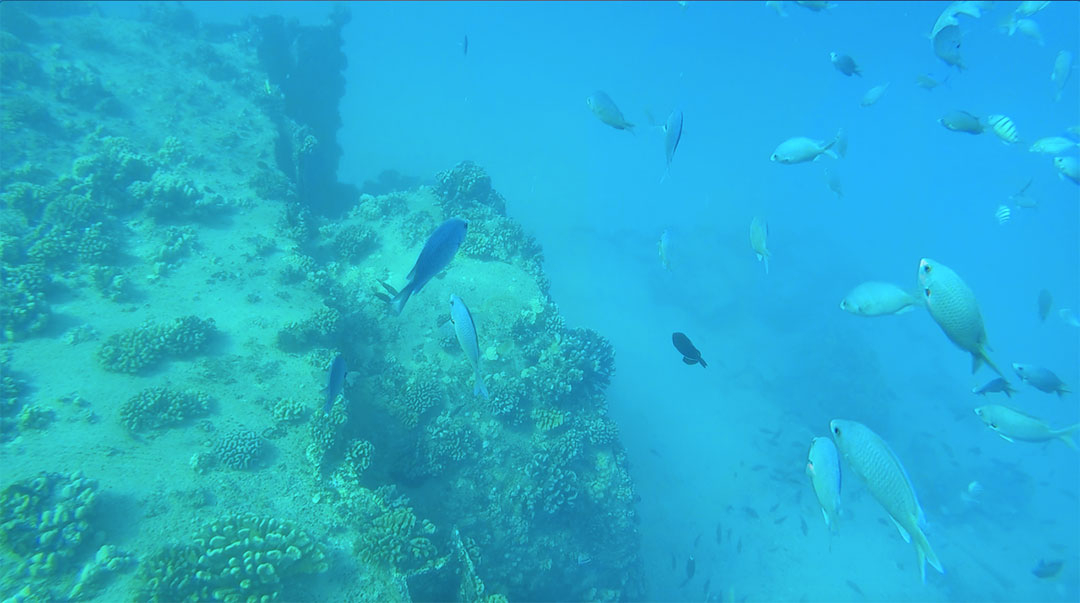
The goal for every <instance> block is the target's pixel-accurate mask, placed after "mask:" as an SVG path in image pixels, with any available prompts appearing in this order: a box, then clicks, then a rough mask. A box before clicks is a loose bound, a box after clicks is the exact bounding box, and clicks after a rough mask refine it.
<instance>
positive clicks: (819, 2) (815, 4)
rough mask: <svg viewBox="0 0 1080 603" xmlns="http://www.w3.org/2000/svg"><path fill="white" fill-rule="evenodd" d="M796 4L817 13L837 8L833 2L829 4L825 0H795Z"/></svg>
mask: <svg viewBox="0 0 1080 603" xmlns="http://www.w3.org/2000/svg"><path fill="white" fill-rule="evenodd" d="M795 4H798V5H799V6H801V7H803V8H807V9H810V10H812V11H814V12H815V13H818V12H821V11H823V10H828V9H831V8H834V7H835V6H836V5H835V4H833V3H832V2H827V1H823V0H795Z"/></svg>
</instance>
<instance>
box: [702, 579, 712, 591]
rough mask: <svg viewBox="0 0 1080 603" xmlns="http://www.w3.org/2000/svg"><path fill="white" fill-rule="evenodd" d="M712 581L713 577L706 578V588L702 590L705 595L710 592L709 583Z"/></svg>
mask: <svg viewBox="0 0 1080 603" xmlns="http://www.w3.org/2000/svg"><path fill="white" fill-rule="evenodd" d="M710 582H712V578H706V579H705V588H703V589H702V590H701V593H702V594H704V595H707V594H709V583H710Z"/></svg>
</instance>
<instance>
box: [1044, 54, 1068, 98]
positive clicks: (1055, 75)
mask: <svg viewBox="0 0 1080 603" xmlns="http://www.w3.org/2000/svg"><path fill="white" fill-rule="evenodd" d="M1072 60H1073V55H1072V53H1071V52H1069V51H1068V50H1062V51H1061V52H1059V53H1057V56H1056V57H1054V71H1053V72H1051V73H1050V81H1051V82H1053V83H1054V88H1056V90H1055V92H1054V101H1055V102H1056V101H1059V100H1061V93H1062V92H1064V90H1065V82H1066V81H1068V79H1069V74H1070V73H1072Z"/></svg>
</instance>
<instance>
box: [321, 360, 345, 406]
mask: <svg viewBox="0 0 1080 603" xmlns="http://www.w3.org/2000/svg"><path fill="white" fill-rule="evenodd" d="M347 372H348V370H347V369H346V368H345V359H344V358H342V357H341V354H338V355H337V356H334V361H333V362H331V363H330V376H329V377H327V379H326V404H325V405H324V406H323V410H324V411H326V414H330V409H331V408H333V407H334V400H337V397H338V395H339V394H341V391H342V390H343V389H345V373H347Z"/></svg>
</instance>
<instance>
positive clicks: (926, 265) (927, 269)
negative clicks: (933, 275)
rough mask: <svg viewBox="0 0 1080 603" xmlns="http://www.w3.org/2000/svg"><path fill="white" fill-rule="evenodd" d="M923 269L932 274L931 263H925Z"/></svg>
mask: <svg viewBox="0 0 1080 603" xmlns="http://www.w3.org/2000/svg"><path fill="white" fill-rule="evenodd" d="M922 271H923V272H925V273H927V274H930V264H923V267H922Z"/></svg>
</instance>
